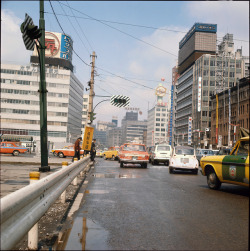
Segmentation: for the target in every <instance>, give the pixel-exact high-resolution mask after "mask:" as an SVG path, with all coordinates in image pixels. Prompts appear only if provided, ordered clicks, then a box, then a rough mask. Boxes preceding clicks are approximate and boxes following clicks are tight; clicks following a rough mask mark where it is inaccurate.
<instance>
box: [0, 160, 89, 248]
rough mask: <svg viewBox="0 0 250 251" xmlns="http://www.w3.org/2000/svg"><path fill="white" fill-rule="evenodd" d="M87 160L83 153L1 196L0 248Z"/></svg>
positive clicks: (38, 213)
mask: <svg viewBox="0 0 250 251" xmlns="http://www.w3.org/2000/svg"><path fill="white" fill-rule="evenodd" d="M89 163H90V157H85V158H83V159H81V160H79V161H76V162H74V163H72V164H71V165H69V166H68V167H67V168H63V169H61V170H59V171H57V172H55V173H52V174H50V175H48V176H46V177H44V178H43V179H41V180H38V181H37V182H36V183H33V184H30V185H28V186H26V187H23V188H21V189H19V190H17V191H15V192H13V193H11V194H9V195H6V196H5V197H3V198H1V200H0V205H1V250H9V249H11V248H13V247H14V246H15V245H16V244H17V243H18V242H19V241H20V240H21V239H22V238H23V237H24V236H25V234H27V233H28V231H29V230H30V229H31V228H32V227H33V226H34V225H35V224H36V223H37V222H38V221H39V219H40V218H41V217H42V216H43V215H44V214H45V213H46V211H47V210H48V209H49V208H50V206H52V205H53V203H54V202H55V201H56V200H57V199H58V198H59V196H60V195H61V194H62V193H63V192H64V191H65V189H66V188H67V187H68V185H69V184H70V183H71V182H72V181H73V180H74V178H75V177H76V176H77V175H78V174H79V173H80V172H82V171H83V170H84V169H85V168H86V167H87V166H88V164H89Z"/></svg>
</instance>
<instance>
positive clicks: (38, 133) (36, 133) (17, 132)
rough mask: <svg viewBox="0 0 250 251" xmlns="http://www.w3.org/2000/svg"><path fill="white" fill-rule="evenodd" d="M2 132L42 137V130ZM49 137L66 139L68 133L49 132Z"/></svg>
mask: <svg viewBox="0 0 250 251" xmlns="http://www.w3.org/2000/svg"><path fill="white" fill-rule="evenodd" d="M1 131H2V132H3V131H4V132H6V134H15V135H30V136H40V130H25V129H7V128H3V129H1ZM48 136H49V137H64V138H65V137H66V132H57V131H48Z"/></svg>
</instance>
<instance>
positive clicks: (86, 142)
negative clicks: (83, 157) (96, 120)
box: [82, 126, 94, 151]
mask: <svg viewBox="0 0 250 251" xmlns="http://www.w3.org/2000/svg"><path fill="white" fill-rule="evenodd" d="M93 134H94V128H93V127H90V126H86V127H85V131H84V138H83V142H82V149H83V150H85V151H90V150H91V144H92V138H93Z"/></svg>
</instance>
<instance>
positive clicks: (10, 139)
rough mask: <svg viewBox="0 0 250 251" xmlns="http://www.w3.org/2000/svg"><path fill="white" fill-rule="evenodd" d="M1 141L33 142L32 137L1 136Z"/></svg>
mask: <svg viewBox="0 0 250 251" xmlns="http://www.w3.org/2000/svg"><path fill="white" fill-rule="evenodd" d="M0 138H1V141H33V136H29V135H13V134H3V135H1V136H0Z"/></svg>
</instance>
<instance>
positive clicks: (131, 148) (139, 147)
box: [123, 145, 145, 152]
mask: <svg viewBox="0 0 250 251" xmlns="http://www.w3.org/2000/svg"><path fill="white" fill-rule="evenodd" d="M123 150H124V151H140V152H145V146H143V145H125V146H124V148H123Z"/></svg>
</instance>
